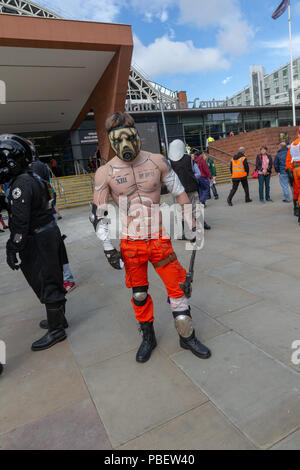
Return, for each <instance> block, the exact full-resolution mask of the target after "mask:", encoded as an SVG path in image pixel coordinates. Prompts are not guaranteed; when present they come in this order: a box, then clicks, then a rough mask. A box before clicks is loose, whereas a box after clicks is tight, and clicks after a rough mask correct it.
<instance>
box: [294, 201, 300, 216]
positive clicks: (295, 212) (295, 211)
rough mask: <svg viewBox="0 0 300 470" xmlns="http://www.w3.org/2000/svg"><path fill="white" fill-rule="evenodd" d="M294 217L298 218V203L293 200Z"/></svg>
mask: <svg viewBox="0 0 300 470" xmlns="http://www.w3.org/2000/svg"><path fill="white" fill-rule="evenodd" d="M294 216H295V217H299V216H300V213H299V206H298V201H295V199H294Z"/></svg>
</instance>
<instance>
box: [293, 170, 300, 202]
mask: <svg viewBox="0 0 300 470" xmlns="http://www.w3.org/2000/svg"><path fill="white" fill-rule="evenodd" d="M293 174H294V180H295V181H294V183H293V191H294V200H295V201H298V202H299V205H300V167H299V166H298V167H296V168H294V169H293Z"/></svg>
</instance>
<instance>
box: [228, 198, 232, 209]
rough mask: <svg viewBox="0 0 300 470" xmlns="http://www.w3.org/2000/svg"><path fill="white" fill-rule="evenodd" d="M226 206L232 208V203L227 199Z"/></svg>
mask: <svg viewBox="0 0 300 470" xmlns="http://www.w3.org/2000/svg"><path fill="white" fill-rule="evenodd" d="M227 204H228V205H229V206H230V207H232V206H233V204H232V202H231V201H229V199H227Z"/></svg>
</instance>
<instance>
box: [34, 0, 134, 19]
mask: <svg viewBox="0 0 300 470" xmlns="http://www.w3.org/2000/svg"><path fill="white" fill-rule="evenodd" d="M124 3H125V2H124V0H109V1H108V0H84V1H82V0H64V2H63V3H62V2H61V0H40V1H39V4H40V5H44V6H45V7H47V8H49V9H51V10H53V11H55V12H57V13H58V14H59V15H61V16H64V17H67V18H71V19H77V20H90V21H99V22H104V23H112V22H114V21H115V20H116V18H117V17H118V15H119V13H120V11H121V8H122V5H124Z"/></svg>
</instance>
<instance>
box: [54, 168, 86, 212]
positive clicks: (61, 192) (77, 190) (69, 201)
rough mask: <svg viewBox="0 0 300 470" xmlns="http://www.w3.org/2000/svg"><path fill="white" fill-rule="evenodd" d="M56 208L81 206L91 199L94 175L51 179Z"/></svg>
mask: <svg viewBox="0 0 300 470" xmlns="http://www.w3.org/2000/svg"><path fill="white" fill-rule="evenodd" d="M52 184H53V187H54V189H55V191H56V195H57V204H56V205H57V207H58V209H65V208H69V207H76V206H83V205H86V204H89V203H90V202H92V200H93V187H94V175H92V174H88V173H86V174H83V175H74V176H64V177H61V178H53V179H52Z"/></svg>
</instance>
